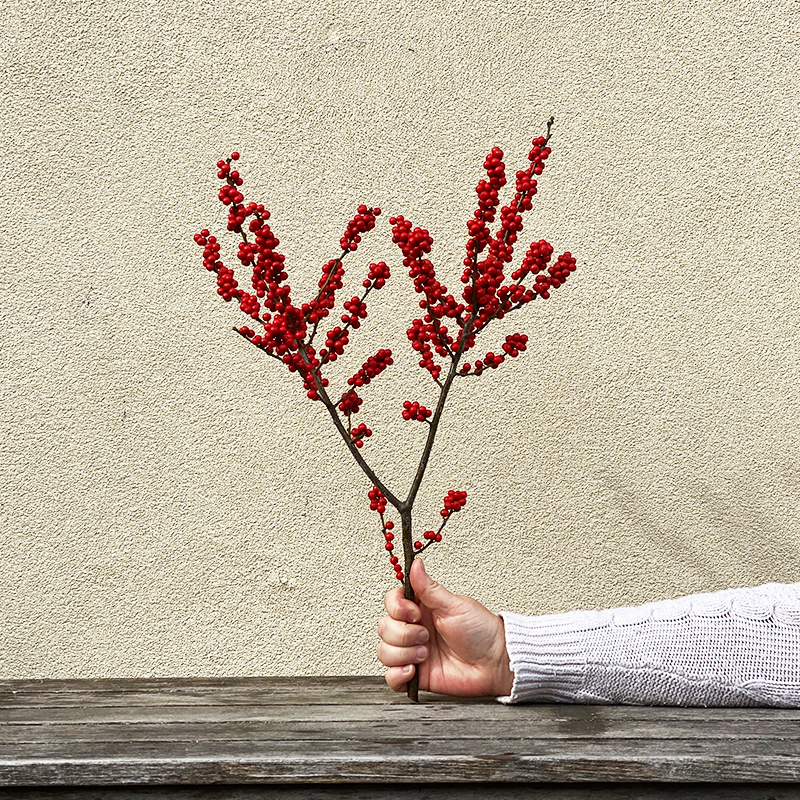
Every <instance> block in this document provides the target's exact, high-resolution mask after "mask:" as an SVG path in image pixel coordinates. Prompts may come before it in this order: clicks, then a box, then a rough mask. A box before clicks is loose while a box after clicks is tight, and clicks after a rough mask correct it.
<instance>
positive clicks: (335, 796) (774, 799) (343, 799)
mask: <svg viewBox="0 0 800 800" xmlns="http://www.w3.org/2000/svg"><path fill="white" fill-rule="evenodd" d="M521 797H524V798H525V800H643V798H647V800H800V786H793V785H787V784H749V785H746V786H743V785H737V784H730V783H725V784H698V783H688V784H686V783H684V784H680V783H678V784H664V783H628V784H607V783H599V784H592V786H591V787H587V786H581V785H579V784H574V783H573V784H566V785H565V784H557V783H541V784H529V785H526V786H525V787H524V788H523V787H520V786H519V785H517V784H503V783H471V784H463V783H462V784H442V783H438V784H426V783H415V784H412V783H407V784H400V785H397V784H392V785H385V784H332V785H325V784H310V785H307V786H295V785H291V784H268V785H262V786H258V785H236V784H234V785H227V786H225V785H223V786H202V787H196V786H163V787H162V786H113V787H112V786H98V787H92V788H90V789H86V788H83V789H74V788H71V787H50V788H46V789H39V788H30V787H27V788H24V789H0V800H89V799H90V798H91V800H166V798H169V800H520V798H521Z"/></svg>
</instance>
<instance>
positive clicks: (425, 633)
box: [419, 630, 429, 642]
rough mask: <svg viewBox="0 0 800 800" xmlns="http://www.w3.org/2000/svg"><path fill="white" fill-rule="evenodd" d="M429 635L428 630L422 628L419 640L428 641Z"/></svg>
mask: <svg viewBox="0 0 800 800" xmlns="http://www.w3.org/2000/svg"><path fill="white" fill-rule="evenodd" d="M428 636H429V634H428V631H427V630H421V631H420V632H419V641H420V642H427V641H428Z"/></svg>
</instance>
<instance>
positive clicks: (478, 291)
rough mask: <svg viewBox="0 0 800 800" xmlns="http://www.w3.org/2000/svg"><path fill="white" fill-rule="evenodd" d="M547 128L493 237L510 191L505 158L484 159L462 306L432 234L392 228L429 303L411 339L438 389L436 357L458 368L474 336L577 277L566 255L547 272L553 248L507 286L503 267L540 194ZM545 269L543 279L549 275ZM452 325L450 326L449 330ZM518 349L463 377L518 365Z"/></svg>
mask: <svg viewBox="0 0 800 800" xmlns="http://www.w3.org/2000/svg"><path fill="white" fill-rule="evenodd" d="M551 125H552V120H550V121H549V122H548V126H547V131H548V132H547V136H546V137H545V136H538V137H536V138H535V139H533V141H532V143H531V144H532V147H531V149H530V151H529V153H528V161H529V164H528V166H527V168H526V169H523V170H519V171H518V172H517V173H516V183H515V194H514V197H513V199H512V200H511V202H510V203H509V204H508V205H506V206H503V207H502V208H501V209H500V214H499V216H500V224H499V226H498V229H497V231H496V233H495V234H494V235H492V233H491V231H490V229H489V226H490V225H491V224H492V223H493V222H494V221H495V219H496V217H497V206H498V203H499V197H500V191H501V189H502V188H503V187H504V186H505V185H506V174H505V164H504V162H503V151H502V150H501V149H500V148H499V147H494V148H492V150H491V152H490V153H489V154H488V155H487V156H486V159H485V161H484V163H483V167H484V169H485V170H486V178H485V179H481V180H480V181H479V182H478V185H477V186H476V187H475V191H476V194H477V197H478V207H477V209H476V210H475V212H474V214H473V218H472V219H470V220H469V221H468V222H467V232H468V234H469V238H468V240H467V246H466V257H465V258H464V270H463V272H462V275H461V282H462V284H464V289H463V291H462V293H461V298H460V300H456V299H455V298H454V297H453V295H452V294H450V293H448V291H447V287H446V286H444V285H442V284H441V283H440V282H439V280H438V279H437V277H436V272H435V270H434V267H433V264H432V262H431V261H430V259H429V258H428V254H429V253H430V252H431V247H432V239H431V236H430V234H429V233H428V231H426V230H424V229H422V228H414V227H412V224H411V222H409V221H408V220H407V219H405V218H404V217H402V216H395V217H392V218H391V219H390V220H389V223H390V224H391V225H392V226H393V227H392V240H393V241H394V242H395V243H396V244H397V245H398V247H399V248H400V250H401V252H402V253H403V256H404V259H403V264H404V266H406V267H408V270H409V276H410V277H411V279H412V280H413V283H414V289H415V291H417V292H418V293H420V294H422V295H423V299H421V300H420V303H419V305H420V308H422V309H424V310H425V311H426V312H427V313H426V314H425V315H424V316H423V317H422V318H421V319H415V320H414V321H413V323H412V325H411V327H410V328H409V329H408V331H407V336H408V339H409V341H410V342H411V346H412V347H413V349H414V350H416V351H417V352H418V353H419V355H420V360H419V365H420V367H422V368H423V369H426V370H427V371H428V372H429V373H430V374H431V376H432V377H433V379H434V380H436V381H437V382H438V381H439V379H440V377H441V375H442V366H441V364H440V363H439V361H438V360H437V358H436V356H438V357H440V358H448V357H449V358H451V359H452V360H455V361H456V362H457V361H459V360H460V358H461V356H462V355H463V354H464V353H466V352H467V351H468V350H470V349H471V348H472V347H474V346H475V336H476V334H478V333H480V332H481V331H482V330H483V329H484V328H485V327H486V326H487V325H488V324H489V323H490V322H491V321H492V320H493V319H502V318H503V317H504V316H505V315H506V314H507V313H509V312H510V311H514V310H516V309H517V308H520V307H521V306H523V305H525V304H526V303H529V302H531V301H532V300H534V299H535V298H536V297H540V298H542V299H543V300H546V299H548V298H549V297H550V292H551V290H552V289H555V288H558V287H559V286H561V285H562V284H563V283H564V281H566V279H567V276H568V275H569V274H570V272H573V271H574V270H575V259H574V258H572V255H571V253H569V252H567V253H564V254H563V255H561V256H559V257H558V260H557V261H556V264H555V265H553V266H552V267H550V268H549V269H548V268H547V264H548V261H549V259H550V257H551V255H552V253H553V248H552V246H551V245H550V244H549V243H548V242H546V241H544V240H541V241H539V242H535V243H534V244H532V245H531V247H530V249H529V250H528V252H527V254H526V256H525V258H524V259H523V262H522V265H521V266H520V268H519V269H518V270H516V271H514V272H513V273H512V275H511V279H510V281H508V282H506V277H505V265H506V264H509V263H510V262H511V261H512V258H513V255H514V245H515V244H516V242H517V239H518V237H519V235H520V234H521V233H522V230H523V222H522V215H523V214H524V213H525V212H526V211H530V209H531V208H532V206H533V202H532V200H533V196H534V195H535V194H536V193H537V191H538V188H537V182H536V178H535V177H534V176H538V175H541V174H542V172H543V171H544V166H545V161H546V160H547V157H548V156H549V155H550V152H551V150H550V148H549V147H547V142H548V140H549V138H550V126H551ZM545 269H547V272H546V273H545V274H541V273H543V271H544V270H545ZM529 275H535V276H536V277H535V279H534V282H533V285H531V286H525V285H524V284H523V281H524V280H525V278H527V277H528V276H529ZM446 320H454V321H455V324H456V325H457V326H458V329H454V330H453V331H452V332H451V331H450V330H448V324H446ZM452 327H453V325H452V324H450V328H452ZM519 344H520V342H519V341H516V342H514V341H512V342H509V340H508V339H507V340H506V345H508V346H506V345H503V348H502V349H503V354H496V353H493V352H489V353H487V354H486V356H485V357H484V358H482V359H478V360H477V361H475V363H474V365H472V364H468V363H466V364H464V365H463V366H461V367H460V369H459V370H458V374H459V375H480V374H481V373H482V372H483V370H484V369H487V368H490V369H495V368H497V367H498V366H499V365H500V364H502V363H503V361H504V360H505V358H506V357H507V356H508V357H511V358H514V357H516V356H517V355H519V353H520V352H522V351H523V350H524V349H525V348H524V347H520V346H519Z"/></svg>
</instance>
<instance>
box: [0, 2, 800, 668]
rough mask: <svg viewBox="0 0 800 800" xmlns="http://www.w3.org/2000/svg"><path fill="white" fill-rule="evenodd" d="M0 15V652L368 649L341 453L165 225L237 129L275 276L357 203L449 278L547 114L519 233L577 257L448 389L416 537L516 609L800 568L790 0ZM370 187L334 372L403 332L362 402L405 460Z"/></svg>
mask: <svg viewBox="0 0 800 800" xmlns="http://www.w3.org/2000/svg"><path fill="white" fill-rule="evenodd" d="M0 26H2V42H0V53H2V56H0V57H2V59H3V71H4V80H3V84H2V89H1V90H0V92H2V95H1V96H2V103H3V115H2V122H1V123H0V141H2V153H3V157H2V164H3V180H2V182H0V203H2V215H1V216H0V248H1V249H0V269H2V270H3V273H4V274H3V280H2V288H1V289H0V291H2V305H1V306H0V314H1V315H2V336H3V343H2V351H0V368H1V369H2V376H3V377H2V394H1V395H0V400H1V401H2V407H3V413H2V417H0V426H2V427H1V430H2V439H0V475H1V476H2V486H3V491H2V497H1V498H0V503H2V506H1V507H0V513H2V548H0V559H2V570H0V598H1V599H0V607H2V613H1V614H0V675H2V676H3V677H44V676H54V677H76V676H120V675H127V676H145V675H176V676H177V675H246V674H263V675H279V674H289V673H298V674H300V673H303V674H323V673H327V674H345V673H375V672H377V671H378V670H379V665H378V663H377V661H376V660H375V658H374V645H375V642H376V635H375V625H376V622H377V620H378V618H379V616H380V613H381V610H382V607H381V600H382V595H383V592H384V591H385V590H386V588H387V587H388V586H390V582H389V580H388V572H387V568H386V562H385V554H384V553H383V551H382V550H381V547H380V541H379V539H380V534H379V531H378V529H377V528H376V525H375V520H374V519H373V518H371V517H370V515H369V512H368V511H367V510H366V507H365V502H364V501H365V493H366V490H367V488H368V484H367V482H366V480H365V479H364V478H363V477H362V476H361V475H360V473H359V472H358V471H357V470H356V468H355V467H354V465H353V464H352V463H351V462H350V459H349V457H348V455H347V453H346V452H345V451H344V448H343V446H342V444H341V443H340V442H339V441H337V439H336V436H335V435H334V433H333V430H332V427H331V425H330V422H329V421H328V420H327V418H326V416H325V414H324V413H323V409H322V408H321V407H320V406H318V405H315V404H312V403H309V402H307V401H304V400H303V398H302V392H301V388H300V385H299V382H298V381H297V380H296V379H292V378H291V377H290V376H289V375H288V374H284V371H283V370H282V369H280V368H279V367H278V365H277V364H274V363H273V362H271V361H269V360H268V359H266V358H264V357H259V356H260V354H259V353H258V352H257V351H255V350H254V349H253V348H251V347H248V346H247V345H246V344H245V343H244V342H243V340H242V339H240V338H239V337H238V336H235V335H234V334H233V333H231V332H230V329H231V325H232V324H233V323H234V322H239V317H238V315H237V313H236V310H235V309H234V308H233V307H231V306H229V305H226V304H224V303H222V302H221V301H219V299H218V298H217V297H216V295H215V294H214V290H213V285H212V281H211V279H210V276H209V275H208V273H206V272H205V271H204V270H203V269H202V267H201V265H200V254H199V249H198V248H197V246H196V245H195V244H194V243H193V242H192V239H191V237H192V234H194V233H195V232H196V231H197V230H199V229H200V228H202V227H204V226H206V225H210V226H212V227H215V229H216V230H218V231H219V230H221V229H222V227H223V226H222V224H221V216H220V209H219V208H218V203H217V201H216V199H215V191H216V185H217V181H216V178H215V176H214V169H213V164H214V162H215V161H216V160H217V159H218V158H219V157H220V156H221V155H223V154H225V153H228V152H230V151H231V150H232V149H233V148H237V149H239V150H241V151H242V153H243V161H242V164H243V168H244V170H245V174H246V178H247V184H246V187H247V188H248V190H249V192H250V193H251V194H252V195H253V197H254V199H259V200H262V201H263V202H265V203H266V204H267V206H268V207H269V208H271V209H272V211H273V223H274V230H275V231H276V233H277V234H278V236H279V237H280V238H281V240H282V246H283V249H284V252H285V253H286V254H287V257H288V263H289V264H290V266H291V269H292V270H293V275H295V278H294V284H295V285H296V287H297V292H296V294H297V296H298V297H299V296H301V295H303V294H307V293H308V291H310V287H311V286H312V285H313V283H314V281H316V279H317V278H316V276H317V274H318V269H319V265H320V264H321V263H322V262H323V261H325V260H327V259H328V258H330V257H331V255H332V254H333V253H335V243H336V242H337V241H338V238H339V236H340V235H341V231H342V229H343V225H344V223H345V222H346V220H347V219H348V217H349V215H350V214H351V212H352V210H353V209H354V207H355V206H356V205H358V203H360V202H371V203H374V204H377V205H380V206H382V207H383V208H384V209H385V210H386V211H387V212H389V213H403V214H404V215H406V216H408V217H409V218H411V219H412V220H413V221H414V222H415V223H417V224H421V225H423V226H425V227H428V228H429V229H430V230H431V232H432V234H433V236H434V238H435V240H436V243H435V249H434V257H435V260H436V263H437V264H438V267H439V270H440V274H442V275H450V276H451V277H450V278H449V280H451V281H455V275H456V274H457V273H458V264H459V262H460V259H461V255H460V254H461V252H462V248H463V240H464V230H465V229H464V223H465V221H466V219H467V217H468V216H469V214H470V211H471V208H472V207H473V199H472V198H473V194H472V188H473V187H474V185H475V183H476V181H477V180H478V178H479V177H480V164H481V162H482V159H483V156H484V155H485V153H486V152H487V151H488V149H489V148H490V147H491V146H492V145H495V144H497V145H500V146H502V147H504V149H505V150H506V152H507V156H508V158H507V162H508V165H509V170H510V171H513V170H514V169H516V168H517V167H518V166H519V165H521V164H522V163H523V160H524V154H525V153H526V152H527V147H528V142H529V141H530V138H531V137H532V136H535V135H538V134H539V133H540V132H542V131H543V128H544V122H545V120H546V119H547V117H548V116H550V114H553V115H555V117H556V127H555V128H554V138H553V142H552V144H553V148H554V150H553V155H552V157H551V159H550V161H549V162H548V167H547V170H546V172H545V175H544V176H543V179H542V181H541V184H540V185H541V191H540V193H539V196H538V198H537V202H536V205H535V211H534V212H533V213H532V214H531V215H530V216H529V222H528V225H527V228H526V236H525V238H530V239H533V238H536V239H538V238H539V237H541V236H544V237H546V238H547V239H548V240H549V241H551V242H552V243H553V244H554V246H555V247H556V250H557V252H561V251H563V250H566V249H570V250H571V251H572V252H573V253H574V254H575V255H576V257H577V258H578V263H579V270H578V272H577V273H576V274H575V275H574V276H573V278H572V279H571V281H570V283H568V284H567V286H566V287H564V288H563V289H561V290H559V291H558V292H556V293H555V294H554V296H553V298H552V299H551V300H550V301H548V303H546V304H545V303H537V304H534V306H531V307H529V308H528V309H527V310H526V311H525V312H523V313H520V314H519V316H518V317H517V318H516V319H512V320H507V322H508V323H509V324H508V325H507V326H506V328H505V330H504V331H503V332H509V331H511V330H522V331H525V332H527V333H528V334H529V335H530V336H531V345H532V346H531V348H530V350H529V352H528V353H527V354H526V355H525V356H524V357H523V358H521V359H519V360H517V361H516V362H513V363H510V364H507V365H504V366H503V368H502V369H501V370H498V371H497V372H496V373H491V374H487V375H486V376H485V377H484V378H482V379H481V380H480V381H464V382H462V383H461V384H459V385H457V387H456V390H455V394H454V396H453V398H452V403H451V405H450V408H449V411H448V413H447V414H446V416H445V418H444V421H443V429H442V433H441V441H440V446H439V447H438V449H437V451H436V454H435V457H434V459H433V461H432V464H431V469H430V474H429V477H428V480H427V482H426V484H425V488H424V490H423V493H422V496H421V500H420V505H419V509H420V514H419V517H418V519H419V522H420V525H421V526H425V527H427V525H428V521H429V520H431V519H433V517H434V516H435V512H436V509H437V507H438V505H437V504H438V502H439V501H440V498H441V497H442V495H443V494H444V492H445V491H446V490H447V489H449V488H463V489H466V490H467V491H468V492H469V496H470V499H469V505H468V507H467V509H466V510H465V511H464V512H463V513H462V514H461V518H460V519H457V521H456V520H454V522H453V524H452V527H451V529H450V530H449V532H448V534H447V536H446V543H445V544H443V545H440V546H439V547H438V548H437V549H435V550H432V551H431V555H430V558H429V559H428V564H429V568H430V570H431V571H432V572H433V573H434V574H435V575H437V576H438V577H440V579H441V580H442V581H443V582H445V583H446V584H448V585H450V586H451V587H452V588H453V589H454V590H456V591H461V592H468V593H471V594H473V595H474V596H476V597H478V598H479V599H480V600H482V601H483V602H484V603H486V604H487V605H488V606H490V607H492V608H497V609H499V608H501V607H503V608H507V609H509V610H515V611H519V612H522V613H526V612H530V613H535V612H544V611H558V610H563V609H568V608H574V607H579V606H582V607H601V606H604V605H609V604H621V603H637V602H643V601H647V600H653V599H656V598H658V597H662V596H674V595H678V594H682V593H685V592H693V591H701V590H711V589H717V588H722V587H725V586H731V585H742V584H753V583H757V582H761V581H766V580H775V581H796V580H798V548H799V547H800V525H798V522H799V521H800V499H799V498H800V492H798V489H800V455H798V452H799V451H798V446H799V445H800V410H798V397H800V391H799V389H800V387H798V368H799V367H800V353H799V352H798V330H799V329H800V314H799V313H798V312H799V308H798V306H799V305H800V272H799V271H798V254H799V253H800V223H799V222H798V220H799V219H800V215H799V214H798V211H800V202H799V201H798V199H797V198H798V197H799V196H800V191H798V187H799V186H800V144H798V142H800V135H799V133H800V131H799V128H800V110H799V109H800V90H798V82H797V76H798V74H800V3H798V2H797V0H793V1H792V2H776V1H775V0H771V1H770V2H766V3H756V4H754V3H750V2H747V3H746V2H742V1H741V0H692V1H691V2H689V0H684V2H655V3H653V2H644V1H643V0H618V1H616V2H615V1H614V0H603V1H602V2H592V3H590V2H578V3H575V2H554V3H544V2H529V3H518V4H510V3H504V2H496V1H491V0H489V1H487V0H481V2H477V0H463V2H459V3H445V2H441V1H440V2H430V0H412V1H411V2H402V3H390V2H384V0H377V1H373V2H370V3H365V2H346V3H345V2H330V0H322V2H319V1H318V0H317V1H316V2H307V0H293V1H291V2H280V3H278V2H269V1H268V0H255V1H254V2H248V3H244V2H240V1H239V0H227V1H226V2H224V3H222V2H210V3H204V4H199V3H189V2H181V1H180V0H161V1H160V2H155V0H150V2H138V3H121V2H80V1H79V0H68V2H64V3H59V4H55V5H53V4H51V3H45V2H41V0H39V1H35V2H34V0H21V1H15V0H9V2H7V3H6V4H5V6H4V14H3V16H2V20H0ZM389 213H387V214H386V216H385V217H384V218H383V221H382V223H381V225H380V226H379V228H378V229H377V230H376V231H375V232H374V233H373V234H371V235H370V237H369V239H368V240H367V242H366V243H365V245H364V248H363V253H362V252H360V253H359V257H358V259H359V263H360V264H361V265H366V264H367V263H368V262H369V260H371V259H375V258H384V259H386V260H388V261H390V263H392V264H393V265H396V266H395V268H394V274H395V278H394V281H393V284H394V285H393V286H392V287H391V288H388V289H387V290H386V293H385V295H384V296H383V298H382V302H381V303H379V304H378V307H379V308H378V307H376V312H375V316H374V321H373V318H371V319H370V326H369V327H368V328H366V329H362V331H361V332H360V334H359V341H360V346H363V348H364V349H363V350H360V351H359V352H358V353H356V352H355V349H354V351H353V353H352V356H351V359H350V361H347V362H346V364H345V365H343V366H342V370H341V371H340V372H339V373H338V375H339V376H340V379H342V380H343V379H344V377H346V375H347V374H349V373H348V371H347V366H348V365H350V366H353V364H356V363H357V362H358V363H360V360H361V358H363V356H364V354H365V353H366V352H367V348H368V347H370V346H383V345H385V344H387V343H391V344H393V345H394V347H395V349H396V350H397V352H398V353H399V356H398V364H397V366H396V368H394V369H393V370H392V372H387V373H386V374H385V376H384V377H383V378H382V379H381V381H380V382H376V383H375V384H373V385H372V386H370V387H369V390H368V391H367V392H365V397H366V400H367V404H366V405H365V411H364V419H365V420H368V421H370V422H371V423H372V427H373V429H374V430H375V436H373V438H372V440H371V441H370V444H369V446H368V448H366V449H365V452H367V453H368V454H369V457H370V458H371V459H372V460H373V461H374V462H375V463H381V464H382V469H383V470H384V472H385V474H387V475H388V476H389V477H388V480H390V481H393V482H394V485H397V486H400V487H403V486H405V485H407V480H408V476H409V475H410V473H411V471H412V469H413V466H414V464H415V458H416V454H417V453H418V450H419V445H420V442H421V438H420V437H421V433H420V429H419V428H414V427H413V425H411V424H408V425H406V426H405V427H403V426H402V422H401V421H400V420H399V418H398V415H397V409H398V406H399V402H400V401H401V400H402V399H404V398H405V397H406V396H411V397H416V398H418V399H420V400H422V401H425V400H430V399H431V398H432V396H433V395H432V392H431V389H432V385H431V384H430V382H426V381H425V380H424V376H422V375H419V374H418V373H417V372H414V371H413V370H411V369H410V365H411V362H412V358H411V355H410V353H409V352H408V347H407V343H405V342H404V338H403V331H404V328H405V326H406V322H407V320H409V319H411V317H412V315H413V313H414V305H413V304H414V299H413V297H412V296H411V293H410V291H409V289H408V283H407V279H406V278H405V277H404V276H403V274H402V269H401V268H400V266H399V259H398V253H397V251H396V250H395V248H394V246H393V245H392V244H391V242H390V236H389V230H388V228H389V226H388V222H387V221H386V217H388V216H389ZM231 260H232V259H231ZM359 271H360V270H358V269H357V270H355V272H354V273H353V274H356V273H358V272H359ZM379 311H382V312H383V314H382V315H381V314H379ZM379 320H382V321H379ZM373 325H375V326H376V328H373V327H372V326H373ZM362 333H363V336H362V335H361V334H362ZM490 338H492V337H490ZM501 340H502V339H501V331H499V330H498V331H497V332H496V334H495V336H494V338H493V341H491V342H488V343H487V349H489V346H495V345H496V342H497V341H501Z"/></svg>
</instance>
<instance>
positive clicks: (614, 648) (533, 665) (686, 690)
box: [497, 583, 800, 708]
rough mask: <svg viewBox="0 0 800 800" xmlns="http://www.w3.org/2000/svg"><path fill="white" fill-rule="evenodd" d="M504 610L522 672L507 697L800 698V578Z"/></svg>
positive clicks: (666, 701)
mask: <svg viewBox="0 0 800 800" xmlns="http://www.w3.org/2000/svg"><path fill="white" fill-rule="evenodd" d="M500 616H502V617H503V620H504V623H505V630H506V645H507V647H508V653H509V656H510V659H511V669H512V670H513V671H514V686H513V688H512V690H511V695H510V696H509V697H499V698H497V699H498V700H499V701H500V702H501V703H519V702H542V703H553V702H566V703H630V704H636V705H669V706H778V707H783V708H797V707H800V583H794V584H779V583H768V584H765V585H764V586H758V587H755V588H751V589H726V590H725V591H721V592H715V593H713V594H694V595H689V596H687V597H680V598H677V599H675V600H660V601H658V602H655V603H647V604H645V605H642V606H637V607H632V608H614V609H609V610H606V611H571V612H569V613H566V614H548V615H546V616H540V617H524V616H520V615H519V614H510V613H508V612H502V613H501V615H500Z"/></svg>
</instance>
